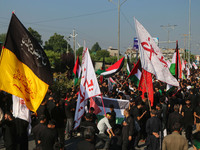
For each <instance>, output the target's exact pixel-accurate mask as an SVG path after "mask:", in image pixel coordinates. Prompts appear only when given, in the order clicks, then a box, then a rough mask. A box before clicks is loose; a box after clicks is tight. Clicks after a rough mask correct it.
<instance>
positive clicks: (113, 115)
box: [109, 104, 116, 128]
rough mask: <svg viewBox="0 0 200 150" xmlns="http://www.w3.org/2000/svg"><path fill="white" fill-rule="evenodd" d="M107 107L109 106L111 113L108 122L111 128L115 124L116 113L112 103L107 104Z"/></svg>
mask: <svg viewBox="0 0 200 150" xmlns="http://www.w3.org/2000/svg"><path fill="white" fill-rule="evenodd" d="M109 108H110V113H111V119H109V123H110V125H111V127H112V128H113V127H114V126H115V124H116V113H115V110H114V105H113V104H111V105H110V106H109Z"/></svg>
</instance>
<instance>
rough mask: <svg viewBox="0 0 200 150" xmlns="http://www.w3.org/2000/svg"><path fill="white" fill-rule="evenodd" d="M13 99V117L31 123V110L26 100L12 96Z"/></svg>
mask: <svg viewBox="0 0 200 150" xmlns="http://www.w3.org/2000/svg"><path fill="white" fill-rule="evenodd" d="M12 99H13V116H14V117H15V118H19V119H22V120H25V121H27V122H29V121H30V110H29V109H28V108H27V107H26V104H25V101H24V99H23V98H19V97H17V96H15V95H13V96H12Z"/></svg>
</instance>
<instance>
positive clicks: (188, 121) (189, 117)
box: [182, 105, 194, 125]
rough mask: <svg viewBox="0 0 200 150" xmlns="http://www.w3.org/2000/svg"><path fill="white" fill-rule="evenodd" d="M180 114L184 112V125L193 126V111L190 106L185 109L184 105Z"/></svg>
mask: <svg viewBox="0 0 200 150" xmlns="http://www.w3.org/2000/svg"><path fill="white" fill-rule="evenodd" d="M182 112H184V117H183V120H184V124H185V125H193V123H194V116H193V112H194V110H193V108H192V106H190V107H187V106H186V105H184V106H183V108H182Z"/></svg>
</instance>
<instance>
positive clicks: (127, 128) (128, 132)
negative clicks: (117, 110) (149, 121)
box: [122, 108, 135, 150]
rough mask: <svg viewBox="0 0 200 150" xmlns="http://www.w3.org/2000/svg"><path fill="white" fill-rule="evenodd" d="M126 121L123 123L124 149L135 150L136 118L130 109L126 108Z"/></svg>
mask: <svg viewBox="0 0 200 150" xmlns="http://www.w3.org/2000/svg"><path fill="white" fill-rule="evenodd" d="M124 117H125V118H124V121H123V123H122V126H123V127H122V140H123V143H122V150H133V149H134V137H133V135H134V132H135V131H134V129H135V124H134V119H133V118H132V116H130V112H129V109H128V108H127V109H125V110H124Z"/></svg>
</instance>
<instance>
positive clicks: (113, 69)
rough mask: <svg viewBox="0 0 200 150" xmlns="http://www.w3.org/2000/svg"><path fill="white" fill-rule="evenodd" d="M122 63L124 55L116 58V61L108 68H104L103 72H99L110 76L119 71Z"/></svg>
mask: <svg viewBox="0 0 200 150" xmlns="http://www.w3.org/2000/svg"><path fill="white" fill-rule="evenodd" d="M123 65H124V57H123V58H121V59H120V60H118V61H117V62H116V63H114V64H113V65H112V66H110V67H109V68H108V69H106V71H105V72H103V73H101V75H102V76H104V77H106V78H107V77H111V76H113V75H114V74H116V73H117V72H119V71H120V70H121V69H122V67H123Z"/></svg>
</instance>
